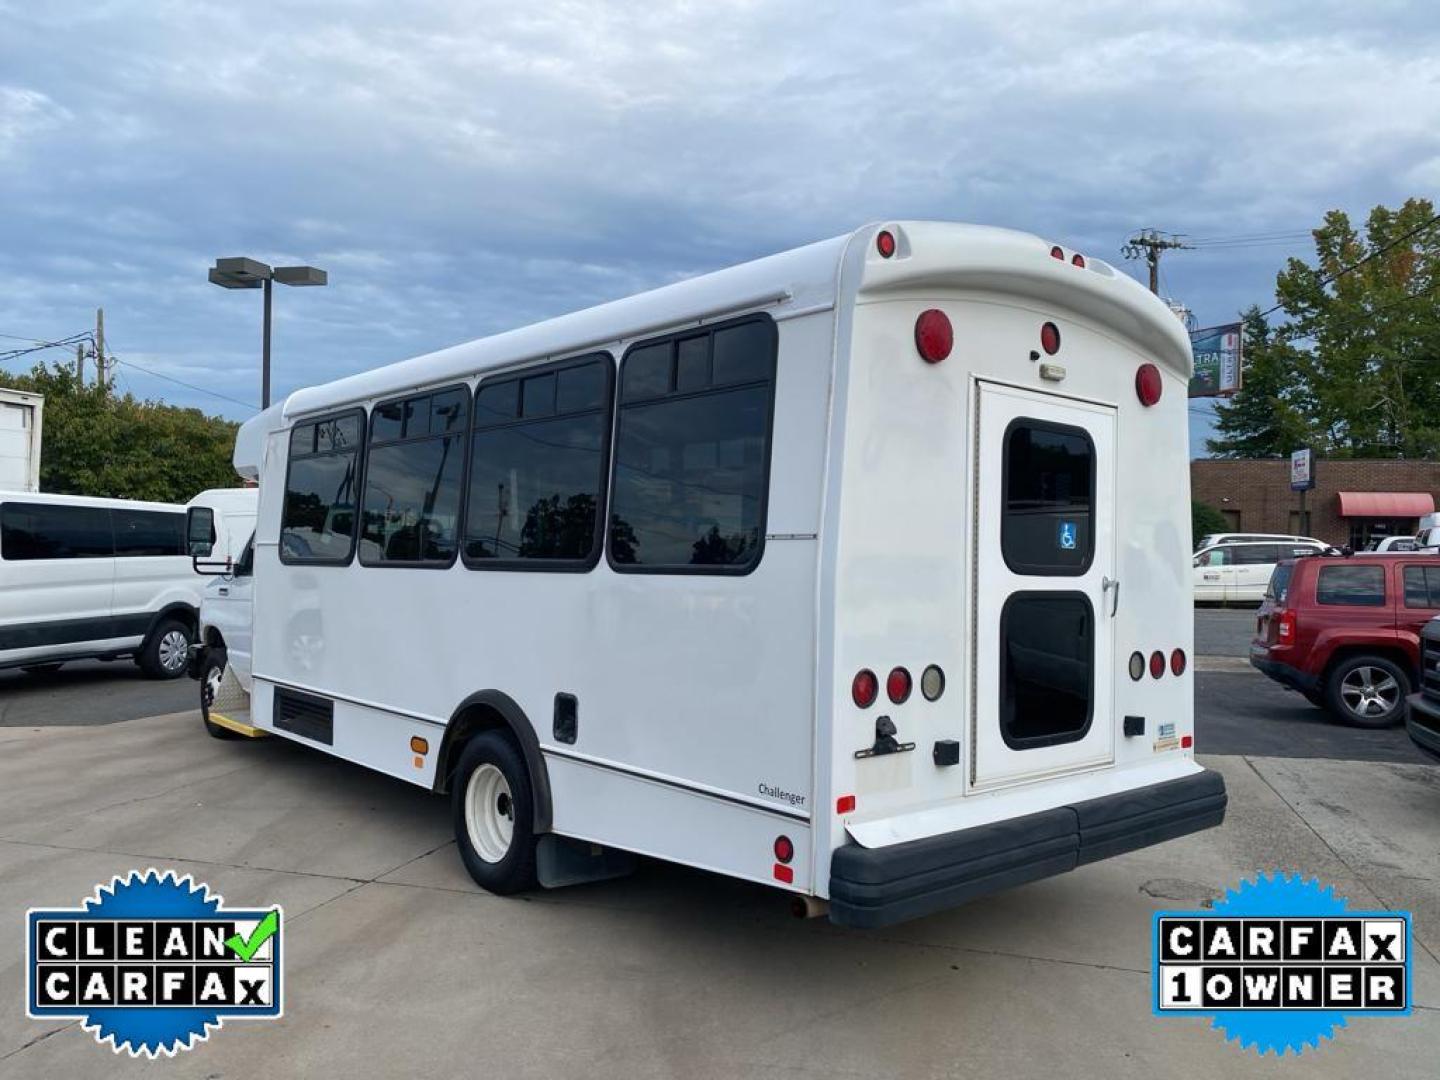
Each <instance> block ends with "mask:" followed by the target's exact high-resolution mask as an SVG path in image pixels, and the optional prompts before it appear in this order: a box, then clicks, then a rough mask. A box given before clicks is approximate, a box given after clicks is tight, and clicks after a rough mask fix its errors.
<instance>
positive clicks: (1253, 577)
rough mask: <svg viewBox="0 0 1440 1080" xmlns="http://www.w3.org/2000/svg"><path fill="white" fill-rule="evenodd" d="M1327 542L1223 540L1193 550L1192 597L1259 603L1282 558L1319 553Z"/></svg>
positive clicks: (1303, 540)
mask: <svg viewBox="0 0 1440 1080" xmlns="http://www.w3.org/2000/svg"><path fill="white" fill-rule="evenodd" d="M1328 548H1329V545H1328V544H1326V543H1325V542H1324V541H1321V540H1309V539H1304V538H1300V539H1295V540H1283V541H1253V540H1223V541H1221V542H1220V543H1218V544H1215V545H1213V546H1211V547H1207V548H1203V549H1201V550H1200V551H1197V552H1196V553H1195V556H1194V559H1193V560H1192V562H1193V565H1194V571H1193V575H1194V585H1195V599H1196V601H1198V602H1201V603H1251V602H1253V603H1257V604H1258V603H1260V601H1262V600H1264V599H1265V590H1266V588H1268V587H1269V585H1270V575H1271V574H1273V573H1274V572H1275V567H1276V565H1277V564H1278V563H1279V562H1280V560H1282V559H1293V558H1296V557H1298V556H1301V555H1319V554H1321V553H1323V552H1324V551H1326V550H1327V549H1328Z"/></svg>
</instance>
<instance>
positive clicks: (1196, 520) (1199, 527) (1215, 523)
mask: <svg viewBox="0 0 1440 1080" xmlns="http://www.w3.org/2000/svg"><path fill="white" fill-rule="evenodd" d="M1229 527H1230V523H1229V522H1228V521H1226V520H1225V515H1224V514H1222V513H1220V511H1219V510H1216V509H1215V507H1213V506H1211V505H1210V504H1209V503H1203V502H1197V501H1196V500H1195V499H1191V500H1190V544H1191V546H1192V547H1195V546H1199V544H1200V538H1201V537H1202V536H1205V535H1206V534H1207V533H1220V532H1225V531H1226V530H1227V529H1228V528H1229Z"/></svg>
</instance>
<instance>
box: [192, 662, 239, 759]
mask: <svg viewBox="0 0 1440 1080" xmlns="http://www.w3.org/2000/svg"><path fill="white" fill-rule="evenodd" d="M217 653H219V655H216V654H217ZM224 678H225V653H224V651H223V650H218V649H212V650H209V654H208V655H207V656H206V657H205V667H204V668H202V669H201V671H200V719H201V720H203V721H204V722H205V730H206V731H207V732H209V733H210V737H211V738H212V739H238V738H240V733H239V732H236V731H231V730H230V729H229V728H226V727H221V726H220V725H219V724H217V723H215V722H213V721H212V720H211V719H210V707H211V706H212V705H214V704H215V695H216V694H218V693H219V692H220V683H221V681H222V680H223V679H224Z"/></svg>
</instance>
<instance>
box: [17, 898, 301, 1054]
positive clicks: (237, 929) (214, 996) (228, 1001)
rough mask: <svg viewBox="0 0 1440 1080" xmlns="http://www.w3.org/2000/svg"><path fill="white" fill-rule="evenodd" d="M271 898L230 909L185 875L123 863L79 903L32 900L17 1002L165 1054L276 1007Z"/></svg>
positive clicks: (276, 938) (117, 1046) (277, 931)
mask: <svg viewBox="0 0 1440 1080" xmlns="http://www.w3.org/2000/svg"><path fill="white" fill-rule="evenodd" d="M283 921H284V919H283V916H282V913H281V910H280V908H279V907H270V908H264V909H260V910H249V909H246V910H241V909H236V908H227V907H225V906H224V903H223V900H222V898H221V897H219V896H212V895H211V894H210V890H209V887H208V886H206V885H203V884H196V883H195V882H194V881H192V880H191V878H190V876H189V875H188V874H187V875H185V876H184V877H179V876H177V875H176V874H175V873H174V872H173V871H166V872H165V874H164V875H163V876H162V875H161V874H160V873H159V872H157V871H155V870H148V871H146V872H145V873H144V874H141V873H140V872H139V871H138V870H132V871H131V872H130V875H129V876H128V877H127V878H124V879H121V878H119V877H117V878H115V879H114V881H112V882H111V883H110V884H109V885H103V886H97V887H96V889H95V893H94V895H93V896H91V897H89V898H87V899H86V900H85V901H84V903H83V905H82V906H81V907H78V908H48V909H40V908H31V909H30V911H29V913H28V915H27V918H26V946H25V950H26V965H25V970H26V1011H27V1013H28V1014H29V1015H30V1016H31V1017H34V1018H37V1019H38V1018H42V1017H54V1016H67V1017H79V1018H80V1020H81V1021H82V1026H83V1027H84V1028H85V1030H86V1031H89V1032H90V1033H91V1034H93V1035H94V1036H95V1038H96V1040H97V1041H98V1042H100V1043H107V1044H109V1045H110V1047H111V1048H112V1049H113V1050H115V1051H116V1052H117V1053H118V1052H119V1051H121V1050H126V1051H128V1052H129V1053H130V1055H131V1056H132V1057H138V1056H140V1055H141V1054H145V1055H146V1056H148V1057H151V1058H153V1057H156V1056H158V1055H160V1054H165V1055H167V1056H173V1055H174V1054H175V1053H176V1052H177V1051H179V1050H188V1049H190V1047H191V1046H193V1045H194V1042H195V1040H197V1039H200V1040H204V1039H207V1038H209V1037H210V1029H211V1028H218V1027H220V1026H221V1024H222V1023H223V1021H224V1020H225V1019H226V1018H228V1017H236V1016H243V1017H278V1016H279V1015H281V994H280V990H281V965H280V952H281V924H282V922H283Z"/></svg>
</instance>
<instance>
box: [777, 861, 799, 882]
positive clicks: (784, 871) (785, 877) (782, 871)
mask: <svg viewBox="0 0 1440 1080" xmlns="http://www.w3.org/2000/svg"><path fill="white" fill-rule="evenodd" d="M775 880H776V881H783V882H784V883H785V884H786V885H789V884H790V883H791V882H793V881H794V880H795V871H794V870H792V869H790V867H788V866H783V865H781V864H780V863H778V862H777V863H776V864H775Z"/></svg>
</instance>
